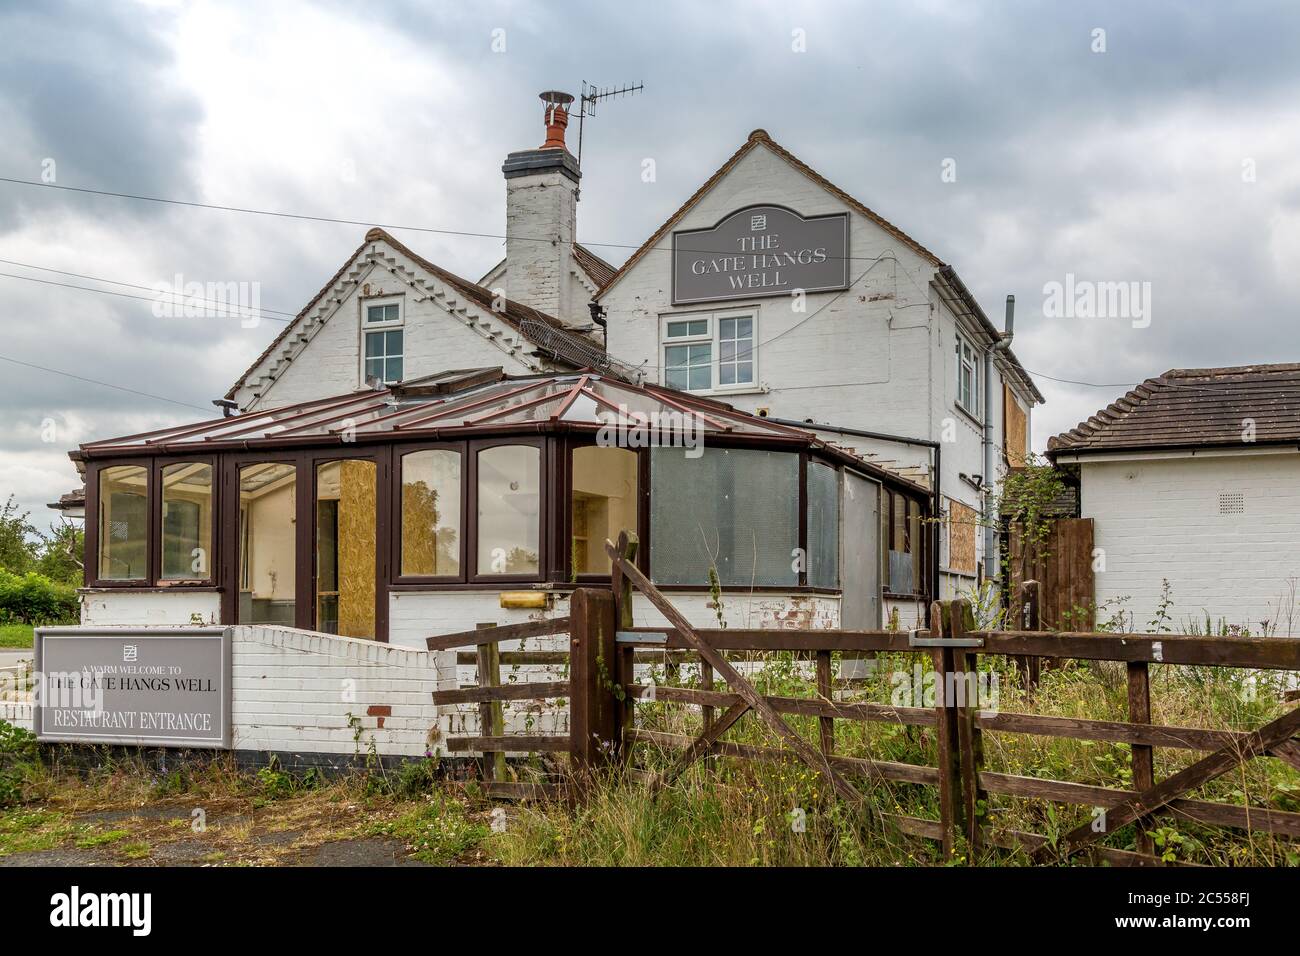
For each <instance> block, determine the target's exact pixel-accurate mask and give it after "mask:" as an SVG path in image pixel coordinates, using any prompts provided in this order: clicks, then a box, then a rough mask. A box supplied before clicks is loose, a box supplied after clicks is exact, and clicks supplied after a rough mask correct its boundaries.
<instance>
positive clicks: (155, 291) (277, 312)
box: [0, 259, 297, 319]
mask: <svg viewBox="0 0 1300 956" xmlns="http://www.w3.org/2000/svg"><path fill="white" fill-rule="evenodd" d="M0 262H2V263H4V264H5V265H10V266H19V267H21V268H23V269H35V270H37V271H38V272H51V273H53V274H54V275H60V276H71V277H72V278H74V279H88V280H89V281H91V282H104V283H107V284H108V285H120V286H122V287H123V288H126V289H142V290H144V291H145V292H152V293H153V294H154V296H155V297H156V296H178V297H180V298H182V299H184V300H185V301H187V302H206V303H210V304H212V305H219V306H224V307H226V308H230V303H229V302H223V301H221V300H220V299H205V298H203V297H202V296H193V295H190V294H188V293H186V292H181V291H172V290H168V289H159V288H157V287H156V286H149V285H140V284H139V283H136V282H123V281H122V280H121V279H105V278H103V277H101V276H90V275H86V274H84V273H81V272H67V271H65V270H63V269H51V268H50V267H49V266H38V265H34V264H33V263H30V262H19V261H18V260H16V259H0ZM0 275H3V276H6V277H7V278H10V279H29V280H30V281H33V282H38V281H40V280H38V279H35V278H33V277H30V276H16V275H10V274H9V273H7V272H4V273H0ZM56 284H61V283H56ZM67 288H70V289H85V291H87V292H107V291H108V290H107V289H88V288H86V287H85V286H77V285H69V286H67ZM155 301H157V299H155ZM246 311H247V310H246ZM257 311H258V312H259V313H266V312H269V313H271V314H272V315H283V316H287V317H288V318H290V319H294V318H297V313H296V312H285V311H283V310H281V309H265V308H261V307H259V308H258V310H257Z"/></svg>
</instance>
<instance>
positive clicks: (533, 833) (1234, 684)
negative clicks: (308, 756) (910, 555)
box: [0, 654, 1300, 866]
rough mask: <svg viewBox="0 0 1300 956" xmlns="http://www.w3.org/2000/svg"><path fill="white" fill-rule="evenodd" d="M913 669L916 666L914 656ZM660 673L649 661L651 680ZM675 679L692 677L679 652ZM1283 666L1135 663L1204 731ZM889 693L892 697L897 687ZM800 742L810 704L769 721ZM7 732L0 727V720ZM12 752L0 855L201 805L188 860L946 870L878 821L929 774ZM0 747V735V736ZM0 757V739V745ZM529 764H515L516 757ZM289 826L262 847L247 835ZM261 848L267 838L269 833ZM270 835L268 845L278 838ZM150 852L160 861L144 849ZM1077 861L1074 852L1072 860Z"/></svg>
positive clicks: (1171, 764)
mask: <svg viewBox="0 0 1300 956" xmlns="http://www.w3.org/2000/svg"><path fill="white" fill-rule="evenodd" d="M919 659H920V658H918V657H916V656H913V655H906V654H898V655H881V656H880V657H878V658H876V659H875V660H874V663H873V666H872V669H871V672H870V674H869V676H868V677H867V679H866V680H864V681H862V682H859V683H857V684H855V685H854V686H853V687H852V688H851V689H845V690H843V691H839V692H837V694H838V696H840V697H841V699H844V700H862V701H867V700H869V701H875V702H878V703H883V704H892V705H894V706H907V705H911V704H914V703H916V701H913V700H911V699H903V698H904V697H907V696H908V695H910V694H911V691H912V689H911V686H910V684H911V681H912V680H913V679H914V677H915V674H916V672H915V670H913V667H914V665H915V663H916V662H917V660H919ZM741 666H742V668H743V669H745V670H746V671H748V672H749V674H750V678H751V680H753V681H754V683H755V685H756V686H757V687H758V688H759V689H760V690H761V691H762V692H763V693H765V694H769V695H780V696H789V697H813V696H815V690H814V686H815V685H814V683H813V681H812V673H811V665H810V664H809V662H807V661H801V660H796V659H795V658H794V656H793V655H782V656H777V657H776V658H774V659H769V660H766V661H763V662H760V661H758V660H757V659H755V660H754V661H751V662H748V663H745V662H742V664H741ZM981 667H985V668H990V669H992V671H994V672H995V673H996V674H997V677H998V682H997V685H996V686H997V689H998V699H997V701H996V706H997V707H998V708H999V709H1001V710H1003V711H1015V712H1023V713H1035V714H1047V715H1056V716H1062V717H1076V718H1091V719H1109V720H1123V719H1125V717H1126V713H1127V682H1126V674H1125V669H1124V666H1123V665H1122V664H1114V663H1107V662H1100V663H1086V662H1073V661H1071V662H1065V663H1064V664H1063V665H1062V666H1060V667H1055V668H1050V669H1047V670H1045V671H1044V672H1043V677H1042V681H1041V684H1040V686H1039V687H1038V689H1037V691H1036V692H1035V693H1034V694H1033V695H1032V697H1031V696H1029V695H1027V694H1026V693H1025V691H1024V690H1023V689H1022V688H1021V687H1020V686H1018V685H1017V684H1016V683H1015V682H1014V681H1013V680H1012V679H1011V678H1010V675H1011V671H1010V670H1009V669H1008V663H1007V662H1006V661H1005V660H1002V659H985V660H982V662H981ZM923 675H924V672H923ZM654 676H655V679H656V681H657V683H659V684H661V685H662V684H663V683H664V675H663V674H662V673H660V674H657V675H654ZM683 678H684V679H683V680H682V683H684V684H687V685H691V684H696V683H698V680H697V678H696V677H694V676H693V674H692V668H690V667H685V668H683ZM1281 690H1282V680H1281V675H1271V674H1268V673H1265V672H1254V673H1252V672H1247V671H1243V670H1233V669H1225V668H1193V667H1182V666H1171V665H1152V667H1151V699H1152V709H1153V720H1154V721H1155V722H1156V723H1159V724H1164V725H1169V726H1181V727H1191V728H1205V729H1217V730H1225V729H1231V730H1242V731H1246V730H1251V729H1254V728H1256V727H1259V726H1260V725H1262V724H1264V723H1267V722H1268V721H1270V720H1272V719H1275V718H1276V717H1278V716H1280V715H1281V714H1282V713H1284V712H1285V711H1286V709H1287V705H1286V704H1284V703H1283V701H1282V693H1281ZM903 691H907V694H904V693H903ZM637 715H638V722H639V724H640V726H642V727H644V728H646V729H653V730H657V731H661V732H666V733H671V734H677V735H681V736H683V737H690V736H694V735H697V734H698V733H699V732H700V729H701V726H700V717H699V714H698V712H697V711H695V710H693V709H692V708H688V707H683V706H680V705H672V704H665V703H662V702H657V703H656V702H640V703H638V705H637ZM787 720H788V722H789V723H790V725H791V726H792V727H794V728H795V729H796V730H797V731H798V732H799V733H801V734H803V735H804V736H805V738H806V739H808V740H809V741H810V742H815V741H816V740H817V734H818V720H817V718H815V717H787ZM3 729H4V728H3V727H0V731H2V730H3ZM6 739H8V741H9V748H10V753H11V756H13V757H14V759H12V760H11V761H10V764H9V766H10V767H11V768H12V767H15V766H20V767H21V768H22V769H21V771H19V772H18V773H17V775H16V776H14V777H13V780H14V781H15V782H14V785H13V786H14V788H15V789H16V791H17V792H18V794H19V795H18V797H17V799H19V800H21V801H22V802H21V804H20V805H18V806H16V807H13V808H11V809H10V810H8V811H5V812H3V813H0V855H4V854H9V853H16V852H23V851H26V850H40V849H52V848H59V847H80V848H83V849H93V850H95V851H96V852H100V851H102V852H104V853H108V854H113V859H117V860H119V861H123V862H133V861H143V860H146V859H151V858H154V857H153V856H152V855H153V854H155V852H156V851H157V850H158V848H159V847H160V846H163V845H164V844H166V843H168V842H172V841H178V840H193V839H194V838H195V837H194V834H193V833H191V832H190V828H189V822H190V817H189V814H190V812H191V810H190V808H192V807H205V808H207V809H208V812H209V814H210V815H211V817H212V819H216V820H219V822H217V823H216V824H214V825H213V826H212V828H211V830H212V833H211V834H210V838H206V837H205V839H208V842H210V843H211V846H210V847H207V848H206V849H207V850H208V853H207V855H206V856H205V857H204V859H206V860H208V861H210V862H220V863H223V864H232V865H233V864H239V863H248V862H257V863H271V862H277V861H279V860H288V859H293V854H294V853H296V852H299V851H301V850H302V848H303V847H310V846H312V845H318V844H320V843H322V842H328V841H331V840H336V839H345V838H365V837H369V838H373V837H383V838H391V839H397V840H401V841H402V843H403V844H405V846H406V847H407V848H408V850H409V852H410V853H411V854H412V855H413V856H414V857H415V858H416V859H418V860H420V861H422V862H426V863H432V864H436V865H463V864H493V863H496V864H506V865H528V866H863V865H876V866H912V865H943V864H945V863H947V862H953V861H945V860H943V859H942V858H941V855H940V852H939V849H938V847H937V845H936V844H935V843H934V842H932V841H929V840H925V839H920V838H917V837H914V836H907V835H904V834H903V833H902V832H900V830H899V828H898V826H897V823H896V820H895V818H896V817H897V816H910V817H920V818H924V819H928V820H936V819H937V818H938V795H937V791H936V788H934V787H932V786H923V785H919V784H909V783H898V782H886V781H880V780H873V779H871V778H869V777H867V776H865V775H863V774H854V775H852V776H850V780H851V781H852V783H853V785H854V786H855V787H856V788H858V789H859V791H860V792H861V793H863V795H864V796H865V798H866V799H865V801H864V803H863V805H862V806H860V807H851V806H850V805H849V804H847V803H845V802H843V801H841V800H839V799H838V798H836V797H835V795H834V794H833V793H832V792H830V791H829V788H828V787H827V786H826V785H825V782H824V781H823V780H822V779H821V778H820V776H819V775H818V774H817V773H815V772H814V771H812V770H810V769H809V768H807V767H805V766H804V765H802V764H801V763H798V762H759V761H748V760H739V759H735V758H730V757H719V756H715V757H710V758H707V759H704V760H700V761H697V762H696V763H695V764H694V765H693V766H692V767H690V768H689V769H688V770H687V771H686V772H684V773H683V774H682V775H681V776H680V777H678V778H677V779H676V780H675V781H674V782H673V783H672V784H671V785H669V786H668V787H666V788H665V789H663V790H662V791H661V792H660V793H659V794H658V795H657V796H654V795H652V793H651V791H650V788H649V786H648V785H647V783H646V782H645V781H646V779H647V776H646V775H645V773H647V772H648V773H649V774H653V773H656V772H658V771H662V770H664V769H666V768H667V767H669V766H671V764H672V763H673V762H674V761H675V760H676V759H677V757H678V751H677V750H675V749H673V748H670V747H669V748H663V749H660V748H658V747H655V746H651V745H648V744H642V745H638V746H637V748H636V752H635V765H636V770H635V771H634V770H633V769H631V768H617V769H613V770H610V771H607V772H605V773H603V774H601V775H598V776H597V778H596V779H595V780H594V781H592V782H591V786H589V787H588V788H587V789H586V791H585V797H584V799H583V800H582V801H580V802H578V803H576V804H573V805H571V804H569V803H567V802H556V803H535V804H525V805H503V804H500V803H492V802H490V801H488V800H487V799H485V798H484V797H483V796H482V793H481V791H480V790H479V789H478V787H477V786H476V785H474V784H472V783H471V784H467V785H465V784H457V783H453V782H450V781H447V780H446V779H444V778H442V777H441V776H440V775H439V774H438V773H437V767H436V763H435V762H434V761H432V760H429V761H418V762H414V763H411V764H407V765H405V766H403V767H402V768H401V769H399V770H384V769H382V768H381V767H379V766H378V765H377V764H372V765H370V766H368V767H367V768H366V769H365V770H363V771H359V772H358V773H356V774H354V775H352V776H350V777H347V778H344V779H337V778H336V779H331V780H326V779H323V778H322V777H320V775H319V774H291V773H288V772H287V771H285V770H283V769H282V768H279V767H276V766H271V767H266V768H262V769H261V770H258V771H255V772H248V771H241V770H240V769H238V768H237V767H236V766H235V765H234V763H233V761H232V760H229V759H225V758H217V759H214V760H211V761H208V762H205V763H195V762H184V763H177V764H175V765H173V766H170V767H169V769H168V771H167V772H165V773H164V772H160V771H158V770H157V769H155V768H153V767H151V766H149V765H147V764H146V763H145V762H144V761H142V760H140V759H137V758H134V757H125V758H124V757H122V756H120V753H119V754H117V755H114V754H113V753H110V752H107V751H105V752H104V753H103V754H102V755H100V759H99V760H98V761H97V762H96V765H95V766H94V767H93V769H90V770H85V769H84V767H83V766H82V764H84V761H85V755H84V750H83V751H81V759H80V761H79V762H78V765H77V766H75V767H74V766H73V765H71V764H69V763H66V762H65V755H66V753H67V752H66V751H58V750H55V751H52V752H48V751H47V753H46V755H45V757H44V758H39V757H38V758H36V759H33V757H32V748H31V742H30V740H28V739H27V738H26V737H23V736H22V735H21V734H10V735H9V737H8V738H6ZM727 739H728V740H732V741H735V742H738V743H748V744H753V745H758V746H764V747H772V748H775V747H778V746H780V744H779V742H778V741H777V740H776V739H774V737H773V735H772V734H771V733H770V731H769V730H768V729H767V728H766V727H765V726H764V725H763V724H762V723H761V722H760V721H758V719H757V718H756V717H755V716H753V715H752V714H751V715H747V716H746V717H744V718H742V720H741V721H740V723H739V724H737V726H736V727H735V728H733V729H732V730H731V731H730V732H729V733H728V737H727ZM835 747H836V752H837V753H838V754H842V755H845V756H850V757H852V756H857V757H870V758H872V759H874V760H877V761H894V762H899V763H907V764H914V765H925V766H934V765H935V763H936V749H937V747H936V740H935V735H934V731H933V729H932V728H929V727H925V726H906V725H902V724H895V723H884V722H869V723H868V722H858V721H849V720H837V721H836V722H835ZM2 749H3V748H0V750H2ZM984 754H985V768H986V769H987V770H990V771H994V772H999V773H1007V774H1014V775H1019V776H1027V777H1040V778H1052V779H1057V780H1066V781H1074V782H1077V783H1083V784H1091V785H1096V786H1102V787H1108V788H1112V789H1131V788H1132V786H1133V772H1132V753H1131V749H1130V748H1129V747H1128V746H1127V745H1123V744H1109V743H1103V742H1092V741H1082V740H1072V739H1068V738H1052V737H1040V736H1030V735H1021V734H1010V733H1001V732H987V731H986V732H985V733H984ZM1155 755H1156V775H1157V778H1158V779H1164V778H1167V777H1168V776H1170V775H1172V774H1174V773H1176V772H1177V771H1178V770H1180V769H1182V768H1183V767H1186V766H1188V765H1189V764H1191V763H1192V762H1194V761H1196V760H1198V759H1200V757H1202V756H1203V755H1204V754H1203V753H1202V752H1199V751H1194V750H1179V749H1174V748H1168V747H1158V748H1156V749H1155ZM2 757H3V753H0V758H2ZM515 769H516V772H518V773H520V774H521V777H522V776H523V775H527V774H528V773H529V772H530V771H529V769H528V768H524V767H516V768H515ZM1189 796H1191V797H1194V798H1197V799H1205V800H1213V801H1217V802H1223V803H1231V804H1237V805H1242V806H1247V805H1249V806H1253V807H1257V808H1272V809H1277V810H1285V811H1292V812H1300V773H1298V772H1297V771H1296V770H1295V769H1293V768H1291V767H1290V766H1288V765H1287V764H1285V763H1283V762H1282V761H1280V760H1277V759H1274V758H1257V759H1255V760H1252V761H1249V762H1248V763H1246V764H1245V765H1243V766H1242V767H1240V768H1238V769H1237V770H1235V771H1234V772H1232V773H1231V774H1228V775H1226V776H1224V777H1221V778H1220V779H1218V780H1216V781H1213V782H1211V783H1210V784H1208V785H1206V786H1204V787H1202V788H1200V789H1199V790H1198V791H1196V792H1195V793H1193V794H1190V795H1189ZM170 805H174V806H176V807H178V808H180V809H179V814H180V815H179V817H178V818H174V819H170V820H159V819H158V818H156V817H155V818H154V820H153V821H152V822H151V823H150V822H148V821H144V820H141V821H137V820H134V819H132V820H130V821H125V822H123V821H120V820H115V822H113V823H112V824H111V825H110V824H107V823H87V822H86V815H87V814H88V813H91V812H92V811H100V810H104V809H110V808H124V807H125V808H132V807H144V806H155V807H157V806H163V807H166V806H170ZM987 809H988V811H989V819H990V825H991V826H992V827H993V828H995V829H999V830H1016V831H1026V832H1033V833H1038V834H1042V835H1044V836H1047V837H1048V838H1049V839H1051V838H1054V837H1058V836H1060V835H1061V834H1063V833H1065V832H1067V831H1068V830H1069V829H1071V828H1073V827H1074V826H1077V825H1079V824H1080V823H1083V822H1086V821H1088V820H1089V819H1090V818H1091V812H1092V808H1091V807H1088V806H1077V805H1067V804H1060V803H1051V802H1047V801H1043V800H1029V799H1019V798H1016V799H1012V798H1006V797H1000V796H993V797H991V798H990V799H989V802H988V807H987ZM1149 832H1150V833H1151V835H1152V837H1153V839H1154V841H1155V843H1156V846H1157V850H1158V851H1159V852H1160V853H1162V854H1163V855H1164V856H1165V857H1166V859H1168V860H1170V861H1176V862H1192V863H1203V864H1210V865H1269V866H1300V849H1298V846H1300V844H1298V843H1297V842H1293V841H1289V840H1287V839H1284V838H1280V837H1275V836H1272V835H1270V834H1268V833H1263V832H1258V831H1256V832H1252V833H1243V832H1241V831H1236V830H1231V829H1226V828H1219V827H1210V826H1204V825H1201V824H1198V823H1195V822H1194V821H1191V820H1189V819H1186V818H1185V817H1178V816H1169V815H1162V816H1161V817H1160V820H1159V823H1158V824H1157V825H1155V826H1153V827H1152V828H1151V829H1150V830H1149ZM275 833H281V834H286V838H285V840H283V841H280V842H276V843H275V848H273V849H267V847H266V846H265V845H264V844H263V843H262V842H259V840H261V839H262V838H265V836H266V835H267V834H275ZM1139 836H1140V834H1139V832H1138V830H1137V828H1136V827H1135V826H1133V825H1130V826H1128V827H1125V828H1123V829H1121V830H1119V831H1117V832H1116V833H1113V834H1110V835H1108V836H1107V837H1106V838H1105V841H1104V842H1105V845H1107V846H1110V847H1112V848H1116V849H1135V848H1136V845H1137V842H1138V839H1139ZM273 842H274V841H273ZM281 843H282V844H283V846H281ZM157 858H163V857H162V856H161V855H159V856H158V857H157ZM956 862H975V863H979V864H987V865H1023V864H1026V863H1028V859H1027V857H1026V856H1025V854H1024V853H1023V852H1018V851H1016V852H1013V851H1007V850H1001V849H988V850H985V851H983V852H982V854H981V855H980V857H979V858H978V859H975V860H973V861H966V860H965V859H964V857H959V859H958V861H956ZM1079 862H1084V860H1080V861H1079Z"/></svg>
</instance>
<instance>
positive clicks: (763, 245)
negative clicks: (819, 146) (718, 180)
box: [673, 206, 849, 305]
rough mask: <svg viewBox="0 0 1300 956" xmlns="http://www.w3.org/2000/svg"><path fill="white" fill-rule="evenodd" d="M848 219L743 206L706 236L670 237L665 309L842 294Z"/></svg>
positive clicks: (694, 232)
mask: <svg viewBox="0 0 1300 956" xmlns="http://www.w3.org/2000/svg"><path fill="white" fill-rule="evenodd" d="M848 285H849V215H848V213H835V214H832V215H829V216H811V217H809V218H806V219H805V218H804V217H803V216H801V215H799V214H798V213H797V212H794V211H793V210H790V209H786V208H785V207H784V206H748V207H746V208H744V209H739V210H737V211H736V212H733V213H731V214H730V215H728V216H727V217H725V218H724V219H723V220H722V221H721V222H719V223H718V224H717V225H716V226H713V227H712V228H710V229H683V230H680V231H678V232H674V233H673V303H674V304H675V305H687V304H690V303H693V302H718V301H723V300H727V299H752V298H755V297H758V296H768V295H789V294H790V293H792V292H795V291H797V290H801V291H803V292H827V291H832V290H836V289H847V288H848Z"/></svg>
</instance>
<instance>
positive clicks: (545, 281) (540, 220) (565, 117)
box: [501, 91, 585, 319]
mask: <svg viewBox="0 0 1300 956" xmlns="http://www.w3.org/2000/svg"><path fill="white" fill-rule="evenodd" d="M541 99H542V102H543V103H544V104H545V112H544V114H543V118H544V120H545V122H546V141H545V142H544V143H542V145H541V146H539V147H538V148H537V149H529V150H523V151H521V152H516V153H511V154H510V155H509V156H507V157H506V161H505V164H504V165H503V166H502V167H501V171H502V172H503V173H504V174H505V177H506V263H505V265H506V269H505V277H504V288H505V292H506V297H507V298H510V299H514V300H515V301H516V302H522V303H523V304H524V305H530V306H532V307H533V308H535V309H539V310H541V311H542V312H546V313H548V314H550V315H553V316H556V317H558V318H561V319H569V318H570V317H571V316H573V315H575V314H578V313H579V312H583V311H585V306H584V304H583V303H582V302H573V301H570V299H572V298H573V297H574V295H575V292H574V289H573V283H572V282H571V281H570V279H569V270H570V268H571V263H572V261H573V240H574V234H575V230H576V228H577V206H578V180H579V179H580V178H581V175H582V174H581V173H580V172H579V170H578V161H577V159H575V158H574V156H573V154H572V153H570V152H569V150H568V147H566V146H565V143H564V132H565V128H566V127H567V126H568V125H569V110H568V107H569V104H570V103H572V102H573V97H572V96H570V95H569V94H568V93H560V92H557V91H551V92H547V93H543V94H541Z"/></svg>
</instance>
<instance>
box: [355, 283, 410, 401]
mask: <svg viewBox="0 0 1300 956" xmlns="http://www.w3.org/2000/svg"><path fill="white" fill-rule="evenodd" d="M364 309H365V313H364V314H365V319H364V321H363V323H362V329H361V344H362V360H361V362H362V365H361V381H362V384H366V383H370V382H382V383H383V384H385V385H391V384H392V383H393V382H400V381H401V380H402V372H403V369H402V364H403V362H402V360H403V356H404V354H405V344H406V343H405V341H404V338H405V337H404V334H403V333H404V330H403V328H402V300H401V299H383V300H378V301H371V302H366V303H365V305H364Z"/></svg>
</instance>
